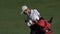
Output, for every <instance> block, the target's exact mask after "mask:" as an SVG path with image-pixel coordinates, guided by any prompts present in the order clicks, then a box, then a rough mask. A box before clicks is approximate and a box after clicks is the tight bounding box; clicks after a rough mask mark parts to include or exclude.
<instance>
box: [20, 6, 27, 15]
mask: <svg viewBox="0 0 60 34" xmlns="http://www.w3.org/2000/svg"><path fill="white" fill-rule="evenodd" d="M27 8H28V7H27V6H25V5H24V6H22V12H21V14H23V12H24V11H25V10H26V9H27Z"/></svg>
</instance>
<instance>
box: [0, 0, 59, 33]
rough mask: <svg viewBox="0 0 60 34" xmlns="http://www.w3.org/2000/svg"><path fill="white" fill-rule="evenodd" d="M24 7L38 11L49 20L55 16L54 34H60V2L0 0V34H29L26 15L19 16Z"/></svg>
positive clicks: (56, 0) (51, 0)
mask: <svg viewBox="0 0 60 34" xmlns="http://www.w3.org/2000/svg"><path fill="white" fill-rule="evenodd" d="M22 5H27V6H28V7H29V8H32V9H35V8H36V9H38V10H39V11H40V13H41V16H43V17H44V18H45V19H47V20H49V19H50V17H51V16H53V17H54V19H53V23H52V30H53V34H60V0H0V34H29V31H30V30H29V28H28V27H27V26H26V25H25V23H24V19H25V18H26V17H25V15H20V16H17V15H18V13H19V11H20V12H21V6H22Z"/></svg>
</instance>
